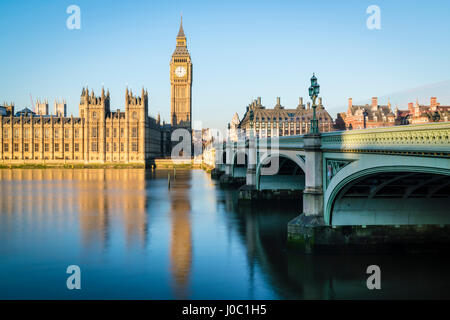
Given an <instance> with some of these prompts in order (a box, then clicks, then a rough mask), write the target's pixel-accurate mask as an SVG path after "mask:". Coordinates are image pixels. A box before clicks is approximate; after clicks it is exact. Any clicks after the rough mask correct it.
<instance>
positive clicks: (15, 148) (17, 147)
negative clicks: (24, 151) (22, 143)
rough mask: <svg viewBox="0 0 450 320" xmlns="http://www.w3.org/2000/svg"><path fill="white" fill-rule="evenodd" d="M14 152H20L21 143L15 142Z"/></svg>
mask: <svg viewBox="0 0 450 320" xmlns="http://www.w3.org/2000/svg"><path fill="white" fill-rule="evenodd" d="M14 152H19V144H18V143H14Z"/></svg>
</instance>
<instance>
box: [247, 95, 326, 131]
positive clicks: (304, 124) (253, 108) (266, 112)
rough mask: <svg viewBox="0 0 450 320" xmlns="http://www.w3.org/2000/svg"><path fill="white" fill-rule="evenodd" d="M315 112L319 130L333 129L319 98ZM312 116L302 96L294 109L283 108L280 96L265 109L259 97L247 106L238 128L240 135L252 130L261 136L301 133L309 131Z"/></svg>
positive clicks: (311, 111)
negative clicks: (270, 106)
mask: <svg viewBox="0 0 450 320" xmlns="http://www.w3.org/2000/svg"><path fill="white" fill-rule="evenodd" d="M316 113H317V120H318V121H319V129H320V131H321V132H329V131H332V130H334V123H333V119H332V118H331V116H330V115H329V113H328V112H327V111H326V110H325V108H324V106H323V104H322V99H321V98H319V103H318V106H317V109H316ZM312 117H313V109H312V108H311V106H310V103H308V104H307V106H306V107H305V105H304V104H303V98H300V99H299V105H298V106H297V108H296V109H285V107H283V106H282V105H281V101H280V98H277V104H276V105H275V107H274V108H273V109H267V108H266V107H264V106H263V105H262V104H261V98H258V99H256V100H254V101H253V102H252V103H251V104H250V105H249V106H247V111H246V113H245V114H244V116H243V118H242V121H241V122H240V124H239V129H240V134H241V135H244V136H249V135H250V132H251V131H252V130H253V133H254V135H255V136H257V137H261V138H264V137H272V136H293V135H303V134H307V133H309V132H310V129H311V128H310V122H311V120H312Z"/></svg>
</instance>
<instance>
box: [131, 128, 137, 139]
mask: <svg viewBox="0 0 450 320" xmlns="http://www.w3.org/2000/svg"><path fill="white" fill-rule="evenodd" d="M131 137H132V138H136V137H137V128H136V127H134V128H132V129H131Z"/></svg>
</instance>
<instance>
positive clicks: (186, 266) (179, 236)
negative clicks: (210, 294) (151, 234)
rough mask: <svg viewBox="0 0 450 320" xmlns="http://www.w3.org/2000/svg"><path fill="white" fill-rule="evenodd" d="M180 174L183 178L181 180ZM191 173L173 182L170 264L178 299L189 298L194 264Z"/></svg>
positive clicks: (187, 172) (185, 172) (171, 193)
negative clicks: (191, 271) (190, 276)
mask: <svg viewBox="0 0 450 320" xmlns="http://www.w3.org/2000/svg"><path fill="white" fill-rule="evenodd" d="M180 174H181V175H183V177H182V178H181V179H180ZM189 182H190V171H182V172H181V173H180V172H178V179H177V178H176V177H175V178H174V179H173V180H172V182H171V190H170V203H171V207H170V219H171V225H172V231H171V237H170V263H171V271H172V276H173V286H174V291H175V296H176V298H177V299H186V298H187V297H188V286H189V275H190V269H191V263H192V238H191V221H190V216H189V215H190V211H191V204H190V198H189Z"/></svg>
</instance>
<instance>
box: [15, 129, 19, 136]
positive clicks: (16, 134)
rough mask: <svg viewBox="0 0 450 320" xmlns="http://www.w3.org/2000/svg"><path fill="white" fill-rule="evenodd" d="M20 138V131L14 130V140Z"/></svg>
mask: <svg viewBox="0 0 450 320" xmlns="http://www.w3.org/2000/svg"><path fill="white" fill-rule="evenodd" d="M18 137H19V129H17V128H16V129H14V138H18Z"/></svg>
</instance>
